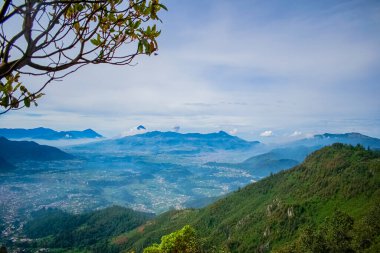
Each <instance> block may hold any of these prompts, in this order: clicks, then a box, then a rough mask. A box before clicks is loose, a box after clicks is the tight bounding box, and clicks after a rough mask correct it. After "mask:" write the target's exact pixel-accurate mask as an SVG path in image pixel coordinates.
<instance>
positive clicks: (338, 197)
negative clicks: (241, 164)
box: [114, 144, 380, 252]
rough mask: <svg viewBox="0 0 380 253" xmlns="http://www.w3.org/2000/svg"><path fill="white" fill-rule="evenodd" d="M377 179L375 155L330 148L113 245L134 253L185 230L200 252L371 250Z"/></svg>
mask: <svg viewBox="0 0 380 253" xmlns="http://www.w3.org/2000/svg"><path fill="white" fill-rule="evenodd" d="M379 173H380V156H379V154H378V153H376V152H372V151H368V150H365V149H364V148H363V147H361V146H357V147H353V146H347V145H343V144H334V145H332V146H329V147H325V148H323V149H321V150H319V151H316V152H314V153H313V154H312V155H310V156H309V157H308V158H307V159H306V160H305V162H304V163H302V164H301V165H299V166H297V167H295V168H293V169H291V170H288V171H283V172H280V173H278V174H275V175H272V176H270V177H268V178H265V179H263V180H261V181H259V182H257V183H254V184H251V185H248V186H247V187H245V188H243V189H241V190H239V191H237V192H234V193H232V194H230V195H229V196H227V197H226V198H223V199H221V200H219V201H217V202H216V203H214V204H212V205H210V206H208V207H206V208H204V209H199V210H194V209H191V210H182V211H171V212H167V213H164V214H162V215H160V216H158V217H157V218H156V219H154V220H153V221H150V222H148V223H147V224H146V225H145V226H144V227H143V228H140V229H139V230H134V231H131V232H129V233H126V234H124V235H120V236H119V237H117V240H116V239H115V241H119V242H120V241H125V243H124V244H119V247H121V248H127V249H135V250H137V251H138V252H141V251H142V249H143V248H145V247H147V246H149V245H152V244H153V243H158V242H159V241H160V238H161V237H162V236H163V235H165V234H169V233H171V232H173V231H175V230H178V229H180V228H182V227H183V226H184V225H186V224H190V225H191V226H193V227H194V228H195V229H196V231H197V235H198V236H199V238H200V241H201V248H202V249H203V250H207V251H210V250H211V249H215V250H219V249H222V250H225V251H227V252H269V251H281V252H293V251H294V252H306V251H303V250H304V249H305V247H306V248H307V249H308V251H309V252H312V251H313V249H312V248H311V246H308V245H309V244H308V243H309V242H310V241H311V244H312V245H317V246H318V247H321V248H322V251H320V252H348V250H350V251H358V252H360V251H364V250H368V252H376V250H377V249H378V247H379V244H380V237H379V236H380V230H379V226H380V225H379V221H380V219H378V218H377V217H378V216H379V215H378V214H379V213H380V211H379V208H378V207H379V204H380V175H379ZM305 231H306V232H305ZM307 231H314V232H313V233H309V234H308V233H307ZM320 235H325V236H324V238H323V237H321V236H320ZM123 238H128V240H126V239H124V240H123ZM316 238H317V239H316ZM319 238H322V239H320V241H318V240H319ZM336 238H344V240H345V241H341V240H340V239H339V242H341V243H342V245H339V244H338V245H337V246H334V247H340V248H339V249H336V248H335V249H334V248H333V247H332V245H333V244H334V240H337V239H336ZM115 241H114V242H115ZM114 244H116V243H114ZM313 247H314V246H313ZM343 248H346V250H347V251H344V250H341V249H343Z"/></svg>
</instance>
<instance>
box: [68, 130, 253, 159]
mask: <svg viewBox="0 0 380 253" xmlns="http://www.w3.org/2000/svg"><path fill="white" fill-rule="evenodd" d="M258 144H260V143H259V142H258V141H253V142H250V141H246V140H243V139H240V138H238V137H236V136H231V135H229V134H227V133H226V132H224V131H220V132H217V133H209V134H200V133H187V134H182V133H177V132H160V131H153V132H147V133H143V134H137V135H133V136H127V137H123V138H119V139H113V140H105V141H99V142H96V143H89V144H84V145H79V146H76V147H74V148H73V149H76V150H85V149H102V150H104V151H113V152H114V151H121V152H127V151H128V152H133V151H135V152H138V151H142V152H150V153H156V154H159V153H167V154H172V155H187V154H198V153H201V152H213V151H216V150H227V151H231V150H238V149H239V150H248V149H251V148H254V147H256V146H257V145H258Z"/></svg>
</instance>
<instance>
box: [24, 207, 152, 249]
mask: <svg viewBox="0 0 380 253" xmlns="http://www.w3.org/2000/svg"><path fill="white" fill-rule="evenodd" d="M152 216H153V215H152V214H148V213H142V212H136V211H133V210H131V209H127V208H124V207H119V206H113V207H109V208H106V209H102V210H99V211H94V212H90V213H85V214H80V215H73V214H68V213H65V212H63V211H60V210H57V209H42V210H40V211H38V212H35V213H34V214H33V217H34V218H33V220H32V221H30V222H28V223H27V224H26V226H25V228H24V231H25V234H26V235H27V236H28V237H29V238H33V239H36V238H39V239H38V240H35V242H34V243H32V245H29V246H28V247H31V248H41V247H48V248H57V249H60V248H61V249H66V250H67V249H70V248H77V249H81V248H86V249H89V250H92V251H97V252H113V251H115V252H117V249H116V247H112V245H109V244H108V243H107V238H109V237H112V236H115V235H118V234H121V233H124V232H126V231H130V230H132V229H134V228H136V227H138V226H140V225H142V224H143V223H145V222H146V221H147V220H148V219H149V218H152ZM62 251H65V250H62Z"/></svg>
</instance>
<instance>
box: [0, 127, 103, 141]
mask: <svg viewBox="0 0 380 253" xmlns="http://www.w3.org/2000/svg"><path fill="white" fill-rule="evenodd" d="M0 136H3V137H5V138H7V139H41V140H60V139H87V138H88V139H94V138H102V137H103V136H102V135H100V134H98V133H97V132H95V131H94V130H92V129H86V130H83V131H55V130H53V129H50V128H44V127H38V128H33V129H23V128H0Z"/></svg>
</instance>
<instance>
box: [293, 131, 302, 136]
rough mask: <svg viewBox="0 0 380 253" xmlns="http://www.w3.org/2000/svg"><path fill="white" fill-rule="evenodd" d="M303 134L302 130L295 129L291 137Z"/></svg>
mask: <svg viewBox="0 0 380 253" xmlns="http://www.w3.org/2000/svg"><path fill="white" fill-rule="evenodd" d="M301 135H302V132H300V131H294V132H293V133H292V134H291V135H290V137H298V136H301Z"/></svg>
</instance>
